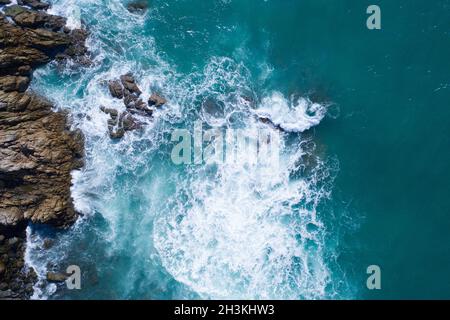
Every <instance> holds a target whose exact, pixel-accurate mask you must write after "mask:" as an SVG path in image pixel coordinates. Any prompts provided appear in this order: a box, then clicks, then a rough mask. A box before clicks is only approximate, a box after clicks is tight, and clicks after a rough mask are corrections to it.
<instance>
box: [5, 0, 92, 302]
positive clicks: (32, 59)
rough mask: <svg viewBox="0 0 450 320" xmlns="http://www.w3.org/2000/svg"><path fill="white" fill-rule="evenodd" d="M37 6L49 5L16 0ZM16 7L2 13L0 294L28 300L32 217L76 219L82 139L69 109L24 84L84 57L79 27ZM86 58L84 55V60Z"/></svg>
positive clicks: (58, 223)
mask: <svg viewBox="0 0 450 320" xmlns="http://www.w3.org/2000/svg"><path fill="white" fill-rule="evenodd" d="M18 3H19V4H24V5H27V6H28V7H30V8H34V9H36V10H43V9H46V8H47V7H48V5H46V4H44V3H42V2H40V1H37V0H31V1H25V0H22V1H18ZM30 8H25V7H22V6H18V5H12V6H9V7H6V8H5V10H4V12H5V15H6V16H9V17H10V18H11V19H12V21H13V23H11V22H10V21H8V19H6V17H5V15H3V14H0V239H1V240H2V241H0V273H1V274H0V298H2V297H3V298H12V299H16V298H27V297H29V296H30V294H31V293H32V284H33V282H34V281H35V277H36V276H35V275H34V271H33V270H26V269H25V267H24V263H23V254H24V250H25V242H24V238H25V227H26V226H27V224H28V223H29V222H32V223H38V224H51V225H53V226H55V227H61V228H64V227H68V226H69V225H71V224H72V223H73V222H74V221H75V220H76V218H77V213H76V212H75V209H74V206H73V203H72V198H71V195H70V186H71V171H72V170H74V169H78V168H81V167H82V165H83V153H84V145H83V144H84V139H83V135H82V134H81V132H80V131H71V130H70V128H69V122H68V119H67V114H66V113H64V112H53V111H52V109H53V105H52V104H51V103H50V102H49V101H48V100H46V99H45V98H43V97H41V96H38V95H37V94H35V93H33V92H31V91H30V90H29V89H28V86H29V83H30V81H31V79H32V71H33V68H35V67H37V66H40V65H42V64H45V63H47V62H49V61H51V60H53V59H58V60H59V61H64V60H66V59H73V60H75V61H83V59H85V57H84V55H85V54H86V52H87V50H86V47H85V46H84V39H85V38H86V36H87V33H86V32H85V31H84V30H74V31H70V30H67V29H64V25H65V19H64V18H61V17H57V16H52V15H49V14H47V13H45V12H43V11H35V10H33V9H30ZM86 59H87V58H86Z"/></svg>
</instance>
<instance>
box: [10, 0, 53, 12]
mask: <svg viewBox="0 0 450 320" xmlns="http://www.w3.org/2000/svg"><path fill="white" fill-rule="evenodd" d="M17 3H18V4H20V5H27V6H29V7H31V8H33V9H35V10H47V9H48V8H49V7H50V5H49V4H48V3H44V2H41V1H38V0H18V1H17Z"/></svg>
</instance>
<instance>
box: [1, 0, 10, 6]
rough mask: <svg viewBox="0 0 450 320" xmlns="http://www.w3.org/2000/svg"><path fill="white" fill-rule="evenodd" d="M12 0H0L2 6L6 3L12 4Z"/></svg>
mask: <svg viewBox="0 0 450 320" xmlns="http://www.w3.org/2000/svg"><path fill="white" fill-rule="evenodd" d="M10 3H11V0H0V6H1V5H5V4H10Z"/></svg>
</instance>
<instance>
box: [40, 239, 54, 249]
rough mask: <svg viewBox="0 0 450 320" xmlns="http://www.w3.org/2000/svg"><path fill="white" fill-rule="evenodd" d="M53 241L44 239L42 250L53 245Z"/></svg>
mask: <svg viewBox="0 0 450 320" xmlns="http://www.w3.org/2000/svg"><path fill="white" fill-rule="evenodd" d="M53 244H54V241H53V240H52V239H45V240H44V243H43V244H42V248H43V249H44V250H48V249H50V248H51V247H53Z"/></svg>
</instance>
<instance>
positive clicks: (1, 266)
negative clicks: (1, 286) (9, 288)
mask: <svg viewBox="0 0 450 320" xmlns="http://www.w3.org/2000/svg"><path fill="white" fill-rule="evenodd" d="M5 271H6V265H5V264H4V263H3V262H1V261H0V274H3V273H4V272H5Z"/></svg>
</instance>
